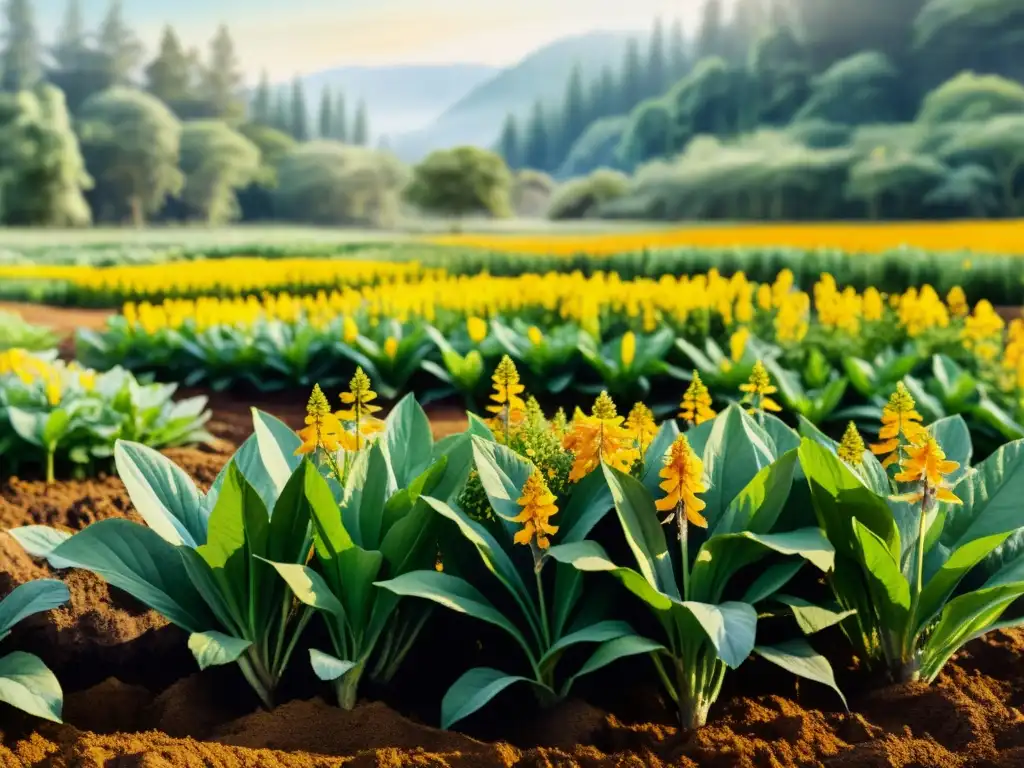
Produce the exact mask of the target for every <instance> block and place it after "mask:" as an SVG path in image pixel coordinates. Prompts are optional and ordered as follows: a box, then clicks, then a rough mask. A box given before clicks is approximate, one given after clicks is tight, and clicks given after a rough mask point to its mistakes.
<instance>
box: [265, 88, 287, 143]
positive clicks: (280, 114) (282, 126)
mask: <svg viewBox="0 0 1024 768" xmlns="http://www.w3.org/2000/svg"><path fill="white" fill-rule="evenodd" d="M270 127H271V128H276V129H277V130H279V131H281V132H282V133H287V134H288V135H289V136H291V135H292V111H291V105H290V103H289V99H288V92H287V89H286V88H284V87H281V86H279V87H278V88H276V89H275V91H274V95H273V107H272V108H271V112H270Z"/></svg>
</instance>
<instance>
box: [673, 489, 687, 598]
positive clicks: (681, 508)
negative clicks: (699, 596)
mask: <svg viewBox="0 0 1024 768" xmlns="http://www.w3.org/2000/svg"><path fill="white" fill-rule="evenodd" d="M688 522H689V521H688V520H687V519H686V506H685V505H684V504H683V502H681V501H680V502H679V503H678V504H676V525H677V526H678V528H679V548H680V550H682V556H683V561H682V567H681V569H680V570H681V571H682V579H683V600H689V599H690V541H689V538H690V530H689V528H690V526H689V524H688Z"/></svg>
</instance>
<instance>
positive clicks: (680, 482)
mask: <svg viewBox="0 0 1024 768" xmlns="http://www.w3.org/2000/svg"><path fill="white" fill-rule="evenodd" d="M658 476H659V477H661V478H663V480H662V482H661V484H660V486H659V487H660V488H661V490H663V491H665V496H664V498H661V499H658V500H657V501H656V502H655V503H654V506H655V507H656V508H657V509H659V510H661V511H662V512H670V511H675V512H676V513H681V514H682V515H683V518H685V519H686V520H687V521H688V522H691V523H693V524H694V525H697V526H700V527H701V528H707V527H708V521H707V520H706V519H704V517H703V516H702V515H701V514H700V513H701V511H703V509H704V507H706V506H707V505H706V504H705V503H704V501H703V500H701V499H698V498H697V495H696V494H698V493H704V491H706V490H707V486H706V485H705V484H704V464H703V462H702V461H701V460H700V459H699V458H698V457H697V454H695V453H694V452H693V448H691V447H690V441H689V440H687V439H686V435H680V436H679V437H677V438H676V440H675V442H674V443H672V448H671V449H670V450H669V454H668V456H667V457H666V458H665V466H664V467H663V468H662V470H661V472H659V473H658Z"/></svg>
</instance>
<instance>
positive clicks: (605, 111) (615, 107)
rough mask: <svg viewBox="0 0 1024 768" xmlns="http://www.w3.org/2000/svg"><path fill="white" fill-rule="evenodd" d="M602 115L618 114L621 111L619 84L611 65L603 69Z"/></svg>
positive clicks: (601, 90)
mask: <svg viewBox="0 0 1024 768" xmlns="http://www.w3.org/2000/svg"><path fill="white" fill-rule="evenodd" d="M600 92H601V98H600V104H601V115H600V116H601V117H608V116H609V115H614V114H617V113H618V111H619V103H618V93H619V86H618V83H616V82H615V73H614V72H612V68H611V66H609V65H605V67H604V68H603V69H602V70H601V86H600Z"/></svg>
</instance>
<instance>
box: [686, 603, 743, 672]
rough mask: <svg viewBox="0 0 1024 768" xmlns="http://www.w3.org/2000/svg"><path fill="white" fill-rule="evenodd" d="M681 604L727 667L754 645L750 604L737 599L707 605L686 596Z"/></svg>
mask: <svg viewBox="0 0 1024 768" xmlns="http://www.w3.org/2000/svg"><path fill="white" fill-rule="evenodd" d="M682 607H683V608H684V609H685V610H686V611H687V612H688V613H689V614H690V615H691V616H693V618H694V619H696V621H697V623H698V624H700V627H701V629H703V630H704V634H705V635H707V638H708V640H709V641H711V644H712V645H713V646H714V648H715V652H716V653H717V655H718V658H720V659H721V660H722V661H723V662H725V664H726V665H728V666H729V667H732V668H733V669H736V667H738V666H739V665H740V664H742V663H743V662H744V661H745V660H746V658H747V657H748V656H749V655H750V652H751V651H752V650H753V649H754V638H755V636H756V633H757V611H755V610H754V606H752V605H749V604H747V603H740V602H727V603H721V604H720V605H710V604H708V603H699V602H696V601H693V600H688V601H686V602H684V603H683V604H682Z"/></svg>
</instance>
